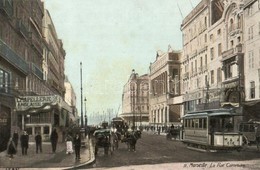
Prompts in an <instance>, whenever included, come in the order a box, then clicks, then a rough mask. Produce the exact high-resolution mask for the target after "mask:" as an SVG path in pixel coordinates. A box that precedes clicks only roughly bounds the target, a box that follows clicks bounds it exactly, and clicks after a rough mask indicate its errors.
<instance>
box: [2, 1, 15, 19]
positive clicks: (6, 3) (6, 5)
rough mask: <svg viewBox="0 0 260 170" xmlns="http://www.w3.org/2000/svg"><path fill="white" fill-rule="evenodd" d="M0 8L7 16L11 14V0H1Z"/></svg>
mask: <svg viewBox="0 0 260 170" xmlns="http://www.w3.org/2000/svg"><path fill="white" fill-rule="evenodd" d="M0 10H2V11H3V12H4V13H5V14H6V15H7V16H8V17H10V18H11V17H12V16H13V4H12V0H1V1H0Z"/></svg>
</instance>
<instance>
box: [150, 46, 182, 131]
mask: <svg viewBox="0 0 260 170" xmlns="http://www.w3.org/2000/svg"><path fill="white" fill-rule="evenodd" d="M180 59H181V52H180V51H173V50H172V49H171V47H170V46H169V49H168V52H167V53H163V52H161V51H158V52H157V55H156V60H155V61H154V62H153V63H151V65H150V74H149V84H150V95H149V96H150V100H149V105H150V110H149V122H150V125H151V126H156V127H163V126H170V125H171V124H179V122H180V116H181V113H182V107H181V104H182V102H183V100H182V96H181V91H180V84H181V81H180V66H181V62H180Z"/></svg>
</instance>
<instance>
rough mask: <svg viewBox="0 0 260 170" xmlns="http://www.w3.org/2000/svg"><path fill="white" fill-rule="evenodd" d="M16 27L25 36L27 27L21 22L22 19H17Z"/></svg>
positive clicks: (27, 33)
mask: <svg viewBox="0 0 260 170" xmlns="http://www.w3.org/2000/svg"><path fill="white" fill-rule="evenodd" d="M17 29H18V30H19V31H20V33H21V34H22V35H23V36H24V37H25V38H27V37H28V35H29V32H28V29H27V27H26V26H25V25H24V24H23V22H22V20H18V21H17Z"/></svg>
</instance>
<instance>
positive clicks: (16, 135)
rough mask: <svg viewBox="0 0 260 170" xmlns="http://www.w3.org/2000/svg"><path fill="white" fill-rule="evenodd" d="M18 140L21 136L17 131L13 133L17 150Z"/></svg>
mask: <svg viewBox="0 0 260 170" xmlns="http://www.w3.org/2000/svg"><path fill="white" fill-rule="evenodd" d="M18 139H19V135H18V133H17V131H16V130H15V131H14V133H13V141H14V144H15V148H16V149H17V145H18ZM16 152H17V150H16Z"/></svg>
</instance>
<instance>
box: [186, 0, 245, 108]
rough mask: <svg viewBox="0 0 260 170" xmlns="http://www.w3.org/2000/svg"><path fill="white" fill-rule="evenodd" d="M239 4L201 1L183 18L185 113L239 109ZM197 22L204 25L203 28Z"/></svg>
mask: <svg viewBox="0 0 260 170" xmlns="http://www.w3.org/2000/svg"><path fill="white" fill-rule="evenodd" d="M242 7H243V1H242V0H239V1H232V0H230V1H224V0H211V1H209V0H202V1H201V2H200V3H199V4H198V5H197V6H196V7H195V8H194V9H193V11H192V12H191V13H190V14H189V15H188V16H187V17H185V19H184V20H183V23H182V25H181V30H182V32H183V37H184V40H183V56H184V58H183V61H182V71H183V75H184V76H183V77H182V79H183V86H182V89H183V93H184V107H185V112H189V111H195V110H203V109H214V108H219V107H227V106H232V107H238V111H240V112H241V107H239V106H240V103H241V101H243V98H244V90H243V89H244V88H243V79H244V67H243V66H244V62H243V57H244V48H243V44H242V42H243V10H242V9H243V8H242ZM202 23H203V24H202ZM200 25H205V26H204V27H203V28H204V29H200V28H201V26H200ZM201 30H203V31H201ZM198 49H199V50H198ZM198 51H199V52H198ZM188 75H189V77H188Z"/></svg>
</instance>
